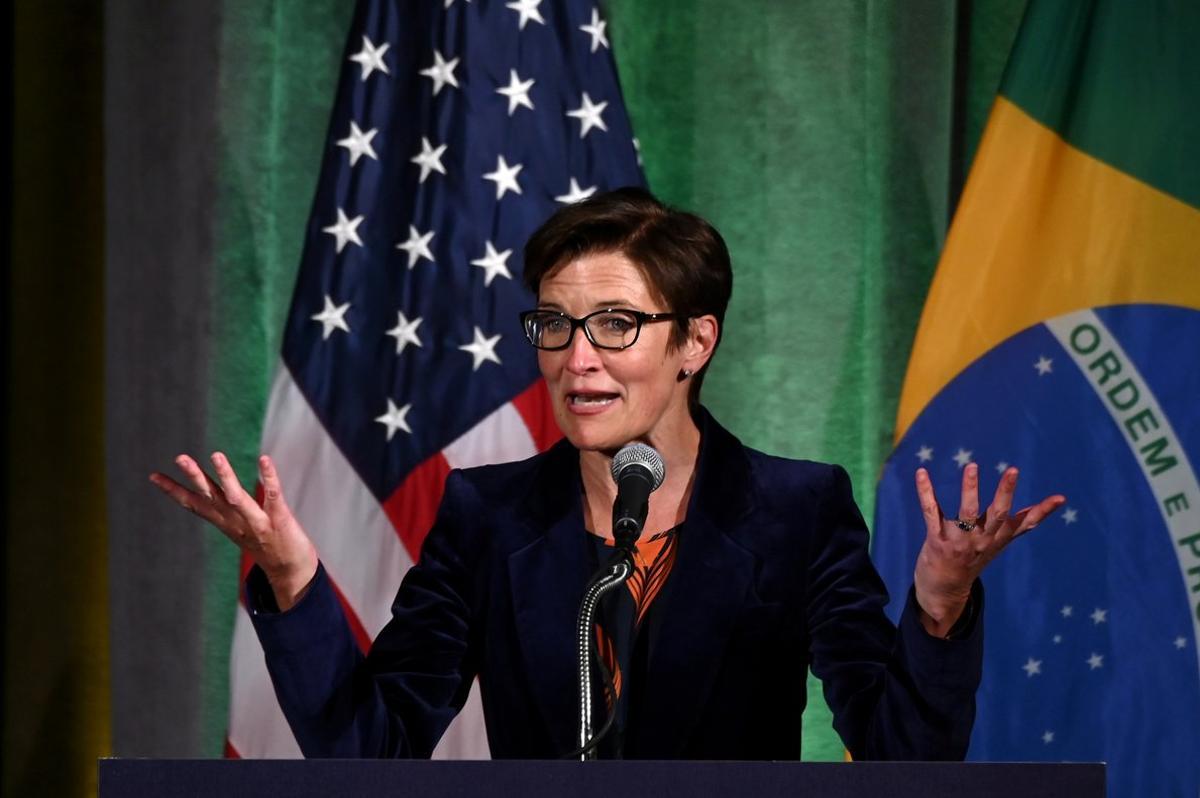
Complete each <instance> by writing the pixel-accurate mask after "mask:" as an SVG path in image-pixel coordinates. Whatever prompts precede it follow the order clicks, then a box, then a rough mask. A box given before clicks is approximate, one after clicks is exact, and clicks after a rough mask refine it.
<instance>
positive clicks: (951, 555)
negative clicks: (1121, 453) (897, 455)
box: [913, 463, 1067, 637]
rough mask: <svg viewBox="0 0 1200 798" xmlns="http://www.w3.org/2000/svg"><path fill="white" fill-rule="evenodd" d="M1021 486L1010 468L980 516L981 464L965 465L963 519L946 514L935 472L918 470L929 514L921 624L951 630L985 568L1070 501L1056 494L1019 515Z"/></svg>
mask: <svg viewBox="0 0 1200 798" xmlns="http://www.w3.org/2000/svg"><path fill="white" fill-rule="evenodd" d="M1016 488H1017V469H1016V468H1009V469H1008V470H1006V471H1005V472H1004V474H1003V475H1002V476H1001V477H1000V484H999V485H997V486H996V493H995V495H994V496H993V497H992V503H991V504H990V505H989V506H988V508H987V510H986V511H985V512H984V513H983V514H982V515H980V513H979V466H978V465H976V464H975V463H969V464H968V465H967V466H966V468H964V469H963V477H962V496H961V498H960V500H959V509H958V517H957V518H946V517H945V515H944V514H943V513H942V510H941V507H939V506H938V502H937V497H936V496H934V493H933V483H932V482H930V480H929V472H927V471H926V470H925V469H924V468H918V469H917V497H918V498H919V499H920V501H921V513H922V514H923V515H924V516H925V530H926V534H925V542H924V543H923V544H922V545H921V551H920V553H919V554H918V555H917V565H916V569H915V571H914V573H913V584H914V585H915V588H916V594H917V603H918V604H919V605H920V606H921V609H922V611H923V614H922V617H921V623H922V625H923V626H924V627H925V629H926V631H928V632H929V633H930V634H933V635H936V636H938V637H944V636H945V635H946V634H948V633H949V631H950V628H951V627H952V626H953V625H954V622H955V621H956V620H958V617H959V616H960V615H961V614H962V611H963V608H964V607H966V604H967V599H968V598H970V595H971V585H972V584H974V582H975V579H976V578H977V577H978V576H979V575H980V574H981V573H982V572H983V569H984V567H985V566H986V565H987V564H988V563H989V562H991V561H992V560H993V559H995V558H996V555H998V554H999V553H1000V552H1001V551H1003V550H1004V547H1005V546H1007V545H1008V544H1009V543H1011V542H1012V541H1013V540H1015V539H1016V538H1018V537H1020V536H1021V535H1023V534H1025V533H1026V532H1028V531H1029V530H1030V529H1033V528H1034V527H1035V526H1037V525H1038V524H1039V523H1041V521H1042V519H1044V518H1046V517H1047V516H1048V515H1050V514H1051V513H1053V512H1054V511H1055V510H1057V509H1058V508H1059V507H1061V506H1062V505H1063V503H1065V502H1066V500H1067V499H1066V497H1065V496H1062V495H1060V494H1055V495H1053V496H1048V497H1046V498H1045V499H1042V500H1041V501H1040V502H1038V503H1037V504H1031V505H1029V506H1028V507H1023V508H1021V509H1020V510H1018V511H1017V512H1015V513H1013V512H1010V511H1011V509H1012V501H1013V493H1014V491H1016Z"/></svg>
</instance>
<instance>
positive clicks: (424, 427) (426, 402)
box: [227, 0, 643, 758]
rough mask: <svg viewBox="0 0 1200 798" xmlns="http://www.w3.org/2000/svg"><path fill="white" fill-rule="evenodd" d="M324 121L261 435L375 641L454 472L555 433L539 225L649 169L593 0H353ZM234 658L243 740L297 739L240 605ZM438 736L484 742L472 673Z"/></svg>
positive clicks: (253, 746) (452, 747)
mask: <svg viewBox="0 0 1200 798" xmlns="http://www.w3.org/2000/svg"><path fill="white" fill-rule="evenodd" d="M327 139H328V140H327V143H326V147H325V150H324V158H323V163H322V165H321V174H320V179H319V183H318V187H317V192H316V197H315V199H314V201H313V209H312V213H311V216H310V219H309V223H308V229H307V234H306V239H305V246H304V255H303V259H302V263H301V267H300V272H299V277H298V278H297V284H296V292H295V296H294V297H293V300H292V306H291V311H290V314H289V317H288V321H287V327H286V330H285V333H284V343H283V351H282V358H281V362H280V364H279V370H278V375H277V377H276V378H275V381H274V385H273V388H272V391H271V397H270V402H269V407H268V410H267V418H266V422H265V428H264V433H263V440H262V451H263V452H264V453H267V454H270V455H272V457H274V458H275V460H276V462H277V465H278V469H279V473H280V476H281V478H282V480H283V485H284V490H285V492H286V494H287V496H288V498H289V501H290V503H291V506H292V509H293V511H294V512H295V513H296V515H297V517H298V518H299V520H300V522H301V523H302V524H303V526H304V528H305V529H306V530H307V532H308V534H309V535H310V536H311V537H312V539H313V541H314V543H315V544H316V546H317V549H318V551H319V553H320V556H321V559H322V562H323V563H324V564H325V567H326V569H327V570H328V572H329V574H330V576H331V577H332V579H333V580H334V582H335V584H336V587H337V591H338V593H339V596H340V598H341V599H342V600H343V604H344V607H345V610H346V616H347V618H348V619H349V622H350V624H351V626H352V628H353V629H354V631H355V633H356V634H357V636H358V639H359V642H360V643H361V645H362V646H363V647H364V649H365V648H366V647H367V646H369V644H370V640H371V639H372V638H373V637H374V635H375V634H376V633H378V631H379V630H380V629H381V628H382V627H383V625H384V624H385V623H386V622H387V620H388V619H389V617H390V607H391V601H392V599H393V597H394V595H395V591H396V588H397V587H398V586H399V584H400V580H401V578H402V576H403V575H404V572H405V571H406V570H407V569H408V568H409V566H411V565H412V564H413V562H414V561H415V560H416V558H417V556H418V554H419V552H420V548H421V543H422V541H423V539H424V536H425V534H426V533H427V531H428V529H429V527H430V525H431V523H432V520H433V517H434V513H435V510H436V507H437V504H438V502H439V500H440V498H441V493H442V485H443V482H444V479H445V476H446V474H447V472H448V471H449V470H450V469H452V468H464V467H469V466H475V465H480V464H484V463H488V462H499V461H505V460H514V459H520V458H525V457H528V456H530V455H533V454H535V453H536V452H537V451H540V450H543V449H545V448H546V447H548V446H549V445H550V444H552V443H553V442H554V441H555V440H556V439H557V438H558V437H559V435H560V433H559V432H558V430H557V428H556V427H555V425H554V421H553V418H552V416H551V413H550V408H549V399H548V396H547V394H546V391H545V387H544V385H543V384H542V382H541V380H540V378H539V376H538V372H537V364H536V358H535V357H534V354H533V350H532V348H531V347H530V346H529V345H528V343H527V342H526V341H525V340H524V336H523V334H522V332H521V329H520V325H519V322H518V321H517V314H518V312H519V311H520V310H523V309H525V308H528V307H532V304H533V298H532V297H531V296H530V295H529V293H528V292H527V291H525V290H524V288H522V286H521V284H520V277H521V270H522V247H523V245H524V243H525V240H526V239H527V238H528V236H529V235H530V233H532V232H533V230H534V229H536V228H537V226H538V225H539V224H541V223H542V222H543V221H544V220H545V219H546V218H547V217H548V216H549V215H550V214H551V213H553V211H554V210H555V209H556V208H557V207H560V206H561V204H563V203H569V202H575V201H578V200H580V199H582V198H584V197H587V196H589V195H590V194H592V193H594V192H596V191H604V190H607V189H611V188H616V187H619V186H624V185H642V184H643V178H642V174H641V170H640V168H639V161H638V154H637V150H636V142H635V141H634V139H633V135H632V132H631V130H630V125H629V120H628V118H627V116H626V114H625V110H624V107H623V104H622V100H621V93H620V88H619V86H618V83H617V76H616V70H615V67H614V65H613V60H612V54H611V50H610V48H609V42H608V37H607V31H606V23H605V21H604V20H603V19H602V18H601V15H600V12H599V9H597V8H596V7H595V6H594V5H593V4H592V3H591V2H586V1H584V0H515V1H513V2H497V1H496V0H475V2H471V0H457V2H456V0H370V1H369V2H360V3H359V4H358V7H357V9H356V12H355V17H354V22H353V24H352V26H351V30H350V34H349V38H348V41H347V45H346V52H345V61H344V66H343V69H342V72H341V75H340V78H339V83H338V92H337V97H336V101H335V105H334V111H333V117H332V120H331V122H330V127H329V133H328V137H327ZM231 671H232V673H231V691H232V695H231V710H230V728H229V739H228V745H227V751H228V753H229V754H230V755H231V756H242V757H268V756H269V757H287V756H299V755H300V751H299V748H298V747H297V745H296V742H295V740H294V739H293V737H292V735H291V732H290V731H289V729H288V727H287V723H286V721H285V720H284V718H283V714H282V712H281V711H280V709H279V707H278V705H277V703H276V701H275V694H274V691H273V689H272V687H271V684H270V680H269V677H268V675H267V671H266V667H265V665H264V662H263V654H262V650H261V648H260V647H259V645H258V641H257V639H256V638H255V635H254V632H253V630H252V628H251V626H250V621H249V618H248V617H247V615H246V612H245V609H244V607H240V608H239V613H238V618H237V621H236V624H235V631H234V642H233V653H232V663H231ZM435 755H441V756H450V757H470V758H475V757H486V756H487V744H486V741H485V739H484V735H483V723H482V715H481V712H480V710H479V705H478V702H477V698H476V697H475V696H474V695H473V696H472V699H471V700H470V701H469V702H468V706H467V707H466V708H465V709H464V711H463V713H462V714H461V715H460V717H459V719H458V721H456V723H455V725H453V726H452V727H451V729H450V731H448V732H447V735H446V737H445V738H443V741H442V744H441V745H440V746H439V748H438V751H437V753H436V754H435Z"/></svg>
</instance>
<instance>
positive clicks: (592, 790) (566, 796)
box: [100, 759, 1104, 798]
mask: <svg viewBox="0 0 1200 798" xmlns="http://www.w3.org/2000/svg"><path fill="white" fill-rule="evenodd" d="M133 796H137V798H142V796H155V797H156V798H200V796H220V798H273V796H289V797H290V798H309V797H310V796H311V798H330V797H331V796H355V798H376V797H377V796H378V798H383V796H388V797H389V798H406V797H407V796H411V797H412V798H473V797H474V796H487V798H543V796H544V798H614V796H619V798H643V796H644V798H707V797H708V796H712V798H717V797H718V796H737V798H742V796H753V798H849V797H850V796H887V798H918V797H919V798H938V796H946V797H947V798H1010V796H1011V797H1013V798H1104V765H1102V764H1061V765H1057V764H1042V763H1037V764H1014V763H995V764H991V763H988V764H982V763H959V762H956V763H934V762H855V763H849V764H841V763H829V762H645V761H624V762H613V761H600V762H562V761H552V762H536V761H512V760H510V761H497V762H415V761H387V760H384V761H381V760H346V759H331V760H308V761H304V760H244V761H233V760H219V759H185V760H167V759H102V760H100V798H133Z"/></svg>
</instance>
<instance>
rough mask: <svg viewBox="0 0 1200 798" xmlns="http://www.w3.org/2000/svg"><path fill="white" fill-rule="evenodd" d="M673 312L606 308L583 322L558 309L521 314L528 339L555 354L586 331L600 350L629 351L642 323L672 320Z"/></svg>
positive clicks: (593, 313) (588, 315)
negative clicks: (579, 331)
mask: <svg viewBox="0 0 1200 798" xmlns="http://www.w3.org/2000/svg"><path fill="white" fill-rule="evenodd" d="M674 318H676V315H675V314H674V313H642V312H641V311H640V310H625V309H623V308H605V309H604V310H597V311H593V312H591V313H589V314H587V315H586V316H584V317H583V318H582V319H577V318H575V317H574V316H568V315H567V314H566V313H560V312H559V311H557V310H543V309H540V308H539V309H537V310H527V311H525V312H524V313H522V314H521V326H522V327H524V328H525V337H526V338H528V339H529V343H531V344H533V345H534V346H535V347H537V348H538V349H545V350H548V351H551V352H553V351H556V350H559V349H566V348H567V347H568V346H570V345H571V340H572V339H573V338H574V337H575V330H576V329H577V328H579V327H582V328H583V332H584V335H586V336H587V339H588V340H589V341H591V342H592V346H594V347H596V348H598V349H628V348H629V347H631V346H633V345H634V344H636V343H637V339H638V336H639V335H640V334H641V332H642V325H643V324H651V323H653V322H656V321H670V320H671V319H674Z"/></svg>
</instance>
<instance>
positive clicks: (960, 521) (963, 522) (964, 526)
mask: <svg viewBox="0 0 1200 798" xmlns="http://www.w3.org/2000/svg"><path fill="white" fill-rule="evenodd" d="M954 523H955V524H957V525H958V528H959V529H961V530H962V531H963V532H970V531H971V530H972V529H974V528H975V527H977V526H979V519H978V518H955V519H954Z"/></svg>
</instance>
